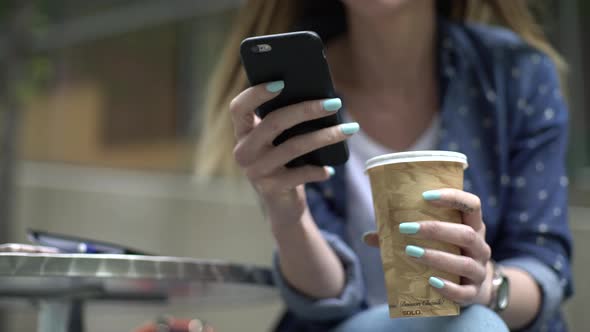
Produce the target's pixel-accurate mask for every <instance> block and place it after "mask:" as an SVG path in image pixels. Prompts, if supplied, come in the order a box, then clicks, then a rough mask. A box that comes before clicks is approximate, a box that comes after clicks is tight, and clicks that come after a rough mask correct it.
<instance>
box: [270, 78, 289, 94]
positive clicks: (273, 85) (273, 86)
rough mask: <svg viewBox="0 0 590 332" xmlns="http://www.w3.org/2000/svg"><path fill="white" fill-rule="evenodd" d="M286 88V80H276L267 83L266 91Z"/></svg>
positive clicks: (273, 91)
mask: <svg viewBox="0 0 590 332" xmlns="http://www.w3.org/2000/svg"><path fill="white" fill-rule="evenodd" d="M284 88H285V81H274V82H270V83H268V84H267V85H266V91H268V92H272V93H276V92H279V91H281V90H283V89H284Z"/></svg>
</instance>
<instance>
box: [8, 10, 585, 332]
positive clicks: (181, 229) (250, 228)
mask: <svg viewBox="0 0 590 332" xmlns="http://www.w3.org/2000/svg"><path fill="white" fill-rule="evenodd" d="M242 2H243V1H241V0H174V1H170V0H101V1H77V0H2V1H0V243H4V242H26V233H25V231H26V229H27V228H35V229H43V230H49V231H54V232H61V233H67V234H72V235H79V236H85V237H92V238H96V239H102V240H108V241H113V242H117V243H124V244H127V245H129V246H132V247H136V248H140V249H143V250H146V251H149V252H155V253H158V254H161V255H170V256H187V257H199V258H217V259H227V260H231V261H236V262H243V263H257V264H263V265H269V264H270V260H271V254H272V247H273V244H272V239H271V238H270V235H269V232H268V230H267V227H266V225H265V222H264V220H263V217H262V215H261V212H260V210H259V208H258V205H257V202H256V198H255V196H254V194H253V192H252V190H251V189H250V188H249V187H248V185H247V184H245V183H243V182H235V181H228V180H226V179H216V180H215V181H213V182H208V183H203V182H199V181H197V180H195V179H194V178H193V177H192V168H193V165H194V163H198V162H199V161H198V160H195V159H194V155H193V149H194V144H195V141H196V139H197V137H198V134H199V129H198V128H199V119H200V116H201V112H202V107H201V105H202V102H203V98H204V93H205V90H204V89H205V86H206V82H207V79H208V76H209V75H210V72H211V69H212V67H213V66H214V65H215V61H216V59H217V58H218V55H219V52H220V51H221V49H222V47H223V43H224V39H225V36H226V34H227V32H228V31H229V29H230V27H231V23H232V20H233V18H234V14H235V13H236V9H237V8H238V7H239V6H240V4H241V3H242ZM536 2H541V3H543V6H542V7H544V8H545V10H544V11H543V12H539V13H538V14H539V16H540V18H541V19H542V23H543V27H544V28H545V31H546V32H547V34H548V35H549V36H550V37H551V39H552V40H553V42H554V44H555V45H556V46H557V47H558V49H559V50H560V51H561V52H562V53H563V54H564V56H565V58H566V59H567V61H568V63H569V65H570V67H571V71H570V76H569V81H568V85H567V94H568V99H569V104H570V110H571V119H572V121H571V136H570V153H569V160H568V163H569V174H570V189H571V196H570V197H571V200H570V202H571V206H570V215H571V220H570V222H571V226H572V228H573V230H574V237H575V257H574V272H575V278H576V280H577V281H578V282H577V283H576V297H575V298H574V299H573V300H571V301H570V302H569V303H568V305H567V315H568V320H569V323H570V326H571V330H572V331H582V330H586V329H587V326H590V317H589V316H588V315H587V314H585V312H586V310H585V308H586V304H585V303H587V300H590V285H588V284H584V283H583V282H582V281H585V280H590V266H588V264H586V262H590V112H588V110H589V108H590V37H589V36H590V3H589V2H588V1H585V0H565V1H557V0H546V1H540V0H539V1H536ZM244 234H248V236H247V237H244ZM584 264H585V265H584ZM1 309H2V311H1V315H0V324H1V325H0V331H33V330H35V329H36V311H35V308H34V307H33V306H29V305H25V304H21V305H16V306H15V305H10V306H2V307H1ZM122 309H124V310H122ZM281 310H282V308H281V304H280V301H278V300H277V301H271V302H269V303H263V304H260V305H252V306H248V307H247V308H220V307H216V308H210V307H164V306H147V307H146V306H129V305H125V306H123V305H116V304H101V303H91V304H90V305H89V306H88V307H87V315H86V319H87V322H86V323H87V330H88V331H129V330H131V329H132V328H133V327H134V326H137V325H139V324H141V323H142V322H144V321H146V320H149V319H152V318H154V317H156V316H157V315H158V314H161V313H169V314H174V315H176V316H180V317H194V316H199V317H203V318H205V319H207V320H209V321H211V322H213V323H214V324H215V325H216V326H218V329H219V331H242V330H243V327H244V326H248V328H247V330H248V331H264V330H267V329H268V328H269V326H270V325H271V324H272V323H273V322H274V321H275V319H276V318H277V317H278V314H279V312H280V311H281ZM105 317H108V318H109V319H108V320H104V318H105Z"/></svg>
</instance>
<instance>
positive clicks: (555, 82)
mask: <svg viewBox="0 0 590 332" xmlns="http://www.w3.org/2000/svg"><path fill="white" fill-rule="evenodd" d="M443 35H444V34H443ZM469 38H471V37H469ZM441 42H442V50H441V52H440V53H441V59H440V60H441V61H440V66H439V73H438V76H439V78H440V82H441V87H442V89H441V91H444V94H443V96H441V98H442V99H443V102H442V105H443V106H442V110H441V112H440V113H439V116H440V123H441V128H440V130H439V131H438V133H437V135H436V137H437V138H438V142H437V148H438V149H442V150H451V151H460V152H462V153H465V154H466V155H467V156H468V161H469V168H468V169H467V170H466V173H465V174H466V176H465V179H464V183H463V189H464V190H465V191H468V192H471V193H473V194H475V195H477V196H478V197H479V198H480V200H481V202H482V213H483V220H484V222H485V223H486V227H487V228H486V233H487V236H488V240H490V239H496V241H495V242H490V243H493V247H492V251H493V253H494V256H496V255H497V256H498V257H506V258H519V257H527V258H528V257H529V256H530V257H532V258H535V259H536V260H538V261H539V262H541V263H542V264H544V265H545V266H546V267H547V268H548V271H552V272H554V273H555V274H556V276H557V279H555V280H559V285H556V283H553V284H552V285H550V286H549V287H562V288H563V290H564V292H565V294H568V295H569V292H570V278H571V267H570V257H569V252H568V245H570V234H569V229H568V228H567V190H568V186H569V179H568V178H567V176H566V175H565V168H564V152H565V151H564V149H565V146H566V144H565V142H566V141H565V139H566V135H565V134H566V133H565V128H566V127H567V126H565V124H566V121H567V116H568V113H567V110H566V105H565V100H564V98H563V96H562V93H561V90H560V88H559V86H560V84H559V78H558V74H557V71H556V69H555V66H554V65H553V64H552V62H551V61H550V60H549V58H548V57H547V56H545V55H542V54H541V53H539V52H536V51H534V50H532V49H530V48H528V46H526V45H523V44H519V43H515V44H516V46H515V45H511V46H509V47H513V48H514V50H511V49H510V48H509V47H504V46H499V47H498V48H496V49H491V50H490V52H482V53H481V56H482V57H491V58H493V59H484V60H485V61H481V62H477V61H476V62H474V63H469V65H467V66H466V65H465V63H462V61H464V60H463V58H462V54H463V50H464V48H465V47H468V46H467V45H464V44H463V43H462V42H461V41H460V40H458V39H455V38H453V37H452V36H444V37H443V39H442V40H441ZM498 59H502V61H499V60H498ZM493 60H497V61H496V62H494V61H493ZM482 64H486V65H490V64H493V66H494V68H478V67H477V66H480V65H482ZM495 66H501V67H495ZM474 68H475V70H474ZM482 73H484V74H482ZM487 73H493V74H494V75H488V74H487ZM339 174H340V173H339V172H337V173H336V175H335V176H334V177H333V179H332V180H331V181H328V183H331V184H330V186H333V187H332V191H331V192H330V191H328V192H324V193H326V195H324V198H322V199H326V198H325V197H328V196H333V197H332V198H331V199H330V200H329V201H328V202H329V203H330V204H319V206H323V207H322V208H320V210H322V211H320V212H317V210H318V208H317V207H316V206H318V204H315V205H314V204H310V208H311V207H313V209H314V212H313V215H314V219H315V220H316V222H317V223H318V225H320V227H321V228H322V229H339V227H340V228H341V225H337V224H336V223H335V222H333V221H331V220H333V219H336V220H337V219H338V217H335V215H338V213H336V214H334V213H332V211H333V210H334V211H335V212H340V209H341V207H340V206H337V205H339V204H338V203H335V202H346V200H344V199H343V198H342V197H341V195H342V191H343V190H342V186H336V185H334V183H337V182H338V181H342V180H338V179H339V178H341V177H342V175H339ZM322 185H324V184H322ZM318 192H319V193H322V192H323V191H322V190H320V191H318ZM328 194H329V195H328ZM318 196H321V195H316V196H315V197H318ZM348 203H349V204H350V203H353V202H348ZM322 215H323V216H324V217H323V218H322ZM347 222H354V221H352V220H351V221H347ZM341 236H342V237H343V238H348V239H350V238H352V237H349V236H348V234H345V233H343V234H342V235H341ZM354 238H360V235H359V236H355V237H354ZM354 249H355V250H356V248H354ZM377 258H378V257H377ZM376 262H377V263H379V262H378V260H377V261H376ZM537 279H538V280H543V278H542V277H539V278H537ZM367 280H373V279H371V278H368V279H367ZM544 286H546V285H544ZM545 289H546V288H545ZM550 318H551V317H545V318H544V319H541V320H540V322H541V323H539V324H538V325H536V327H535V329H533V330H544V329H545V330H547V331H551V332H558V330H555V329H554V326H555V325H554V324H553V323H551V322H550ZM545 322H547V325H546V327H544V328H542V327H541V324H542V323H545Z"/></svg>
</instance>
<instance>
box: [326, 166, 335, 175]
mask: <svg viewBox="0 0 590 332" xmlns="http://www.w3.org/2000/svg"><path fill="white" fill-rule="evenodd" d="M326 169H327V170H328V174H330V176H334V174H336V170H335V169H334V167H332V166H326Z"/></svg>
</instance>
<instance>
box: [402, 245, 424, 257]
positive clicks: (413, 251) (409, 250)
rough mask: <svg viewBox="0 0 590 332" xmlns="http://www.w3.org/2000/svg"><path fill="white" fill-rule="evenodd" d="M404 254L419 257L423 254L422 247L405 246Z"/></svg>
mask: <svg viewBox="0 0 590 332" xmlns="http://www.w3.org/2000/svg"><path fill="white" fill-rule="evenodd" d="M406 254H407V255H408V256H412V257H416V258H420V257H422V256H424V249H422V248H420V247H417V246H406Z"/></svg>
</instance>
